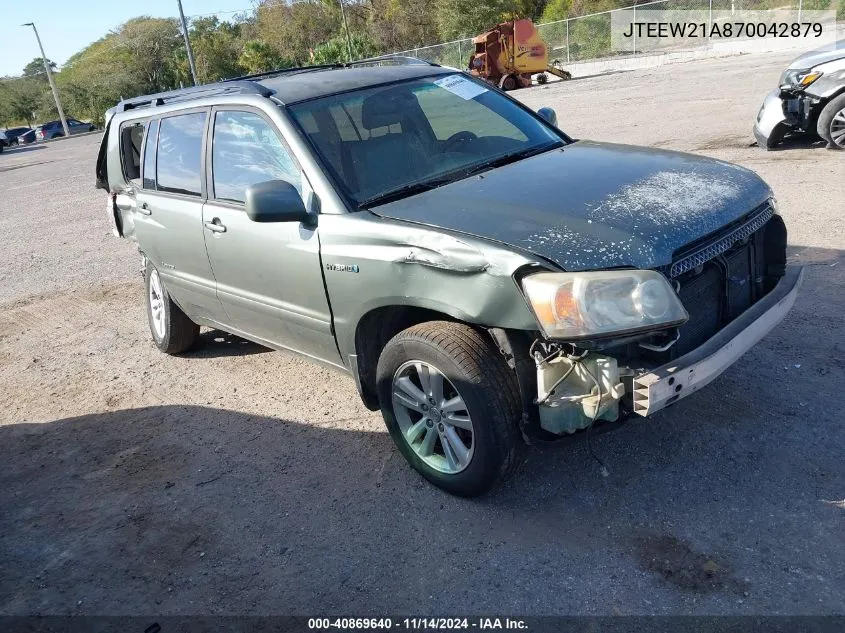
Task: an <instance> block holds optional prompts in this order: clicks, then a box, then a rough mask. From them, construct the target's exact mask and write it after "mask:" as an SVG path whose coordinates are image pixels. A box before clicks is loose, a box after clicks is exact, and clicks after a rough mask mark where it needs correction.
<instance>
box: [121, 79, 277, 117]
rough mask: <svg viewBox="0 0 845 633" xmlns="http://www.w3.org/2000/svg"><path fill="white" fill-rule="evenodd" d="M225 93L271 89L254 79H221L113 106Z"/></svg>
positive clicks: (156, 103)
mask: <svg viewBox="0 0 845 633" xmlns="http://www.w3.org/2000/svg"><path fill="white" fill-rule="evenodd" d="M225 94H256V95H261V96H263V97H269V96H270V95H271V94H273V91H272V90H270V89H269V88H265V87H264V86H262V85H261V84H259V83H256V82H254V81H237V80H231V81H221V82H217V83H213V84H205V85H202V86H192V87H190V88H181V89H179V90H169V91H167V92H158V93H156V94H151V95H141V96H138V97H133V98H131V99H121V101H120V102H119V103H118V104H117V106H115V111H116V112H124V111H126V110H132V109H133V108H141V107H145V106H160V105H164V104H165V103H167V102H172V101H180V100H183V99H196V98H198V97H205V96H214V95H225Z"/></svg>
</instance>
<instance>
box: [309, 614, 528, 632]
mask: <svg viewBox="0 0 845 633" xmlns="http://www.w3.org/2000/svg"><path fill="white" fill-rule="evenodd" d="M308 628H309V629H311V630H316V631H321V630H366V629H375V630H378V629H382V630H388V629H404V630H410V631H425V630H429V631H444V630H471V629H477V630H479V631H493V630H512V631H526V630H528V625H527V624H526V622H525V621H524V620H521V619H519V618H495V617H493V618H401V619H396V620H394V619H392V618H309V619H308Z"/></svg>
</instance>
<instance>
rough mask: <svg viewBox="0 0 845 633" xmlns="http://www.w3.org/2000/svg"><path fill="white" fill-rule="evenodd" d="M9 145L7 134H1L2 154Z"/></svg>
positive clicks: (0, 150) (0, 147)
mask: <svg viewBox="0 0 845 633" xmlns="http://www.w3.org/2000/svg"><path fill="white" fill-rule="evenodd" d="M8 144H9V139H8V138H6V133H5V132H0V152H2V151H3V149H5V147H6V146H7V145H8Z"/></svg>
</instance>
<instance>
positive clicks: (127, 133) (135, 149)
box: [120, 122, 146, 184]
mask: <svg viewBox="0 0 845 633" xmlns="http://www.w3.org/2000/svg"><path fill="white" fill-rule="evenodd" d="M145 130H146V122H131V123H124V124H123V125H121V126H120V162H121V165H122V166H123V177H124V178H125V179H126V181H127V182H132V183H136V184H137V183H139V182H140V179H141V146H142V145H143V143H144V131H145Z"/></svg>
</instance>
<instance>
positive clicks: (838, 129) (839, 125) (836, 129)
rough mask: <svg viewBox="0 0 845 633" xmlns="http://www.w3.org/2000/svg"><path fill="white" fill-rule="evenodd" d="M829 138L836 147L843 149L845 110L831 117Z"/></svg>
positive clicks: (844, 144) (844, 143) (844, 141)
mask: <svg viewBox="0 0 845 633" xmlns="http://www.w3.org/2000/svg"><path fill="white" fill-rule="evenodd" d="M830 138H831V139H833V142H834V143H835V144H836V145H838V146H839V147H843V148H845V108H843V109H842V110H840V111H839V112H837V113H836V114H834V115H833V119H832V120H831V122H830Z"/></svg>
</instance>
